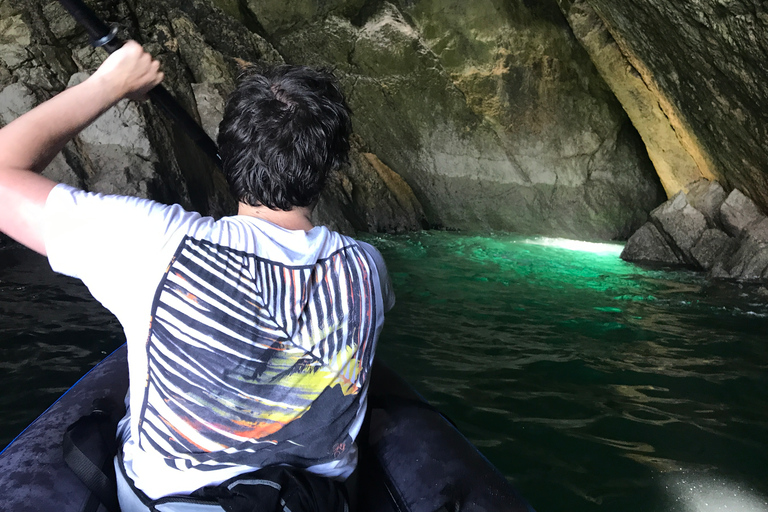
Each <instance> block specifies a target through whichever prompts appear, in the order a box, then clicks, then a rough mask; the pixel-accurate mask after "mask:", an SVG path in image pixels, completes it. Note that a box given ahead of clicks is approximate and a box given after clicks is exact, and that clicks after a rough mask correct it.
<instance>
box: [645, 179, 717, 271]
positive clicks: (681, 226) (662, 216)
mask: <svg viewBox="0 0 768 512" xmlns="http://www.w3.org/2000/svg"><path fill="white" fill-rule="evenodd" d="M651 221H652V222H653V223H654V224H655V225H656V227H658V228H659V231H660V232H661V233H663V234H664V235H665V236H666V237H667V238H668V240H670V241H671V244H670V245H671V246H672V247H673V248H674V249H673V250H676V251H677V252H679V253H680V254H681V256H682V259H683V260H684V261H685V262H686V263H694V262H695V260H694V259H693V257H692V255H691V249H692V248H693V246H694V244H695V243H696V242H697V241H698V240H699V238H700V237H701V235H702V234H703V233H704V230H706V229H707V220H706V219H705V218H704V215H703V214H702V213H701V212H700V211H698V210H697V209H696V208H694V207H693V206H691V205H690V204H689V203H688V200H687V199H686V197H685V194H684V193H683V192H682V191H680V192H678V193H677V194H676V195H675V196H674V197H673V198H672V199H670V200H669V201H667V202H666V203H664V204H662V205H661V206H659V207H658V208H656V209H655V210H653V211H652V212H651Z"/></svg>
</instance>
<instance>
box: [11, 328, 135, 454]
mask: <svg viewBox="0 0 768 512" xmlns="http://www.w3.org/2000/svg"><path fill="white" fill-rule="evenodd" d="M124 346H125V343H123V344H122V345H120V346H119V347H117V348H116V349H115V350H113V351H112V352H111V353H110V354H108V355H107V356H106V357H105V358H104V359H102V360H101V361H99V362H98V363H96V364H95V365H93V368H91V369H90V370H88V371H87V372H85V374H84V375H83V376H82V377H80V378H79V379H77V381H76V382H75V383H74V384H72V385H71V386H69V389H67V390H66V391H65V392H64V393H62V394H61V396H59V398H57V399H56V400H55V401H54V402H53V403H52V404H51V405H49V406H48V407H47V408H46V409H45V410H44V411H43V412H41V413H40V414H39V415H38V416H37V418H35V419H34V420H33V421H32V423H30V424H29V425H27V426H26V427H25V428H24V430H22V431H21V432H19V433H18V435H16V437H14V438H13V439H11V442H10V443H8V444H7V445H5V448H3V449H2V450H0V455H2V454H3V453H5V450H7V449H8V448H10V447H11V445H12V444H13V443H15V442H16V440H17V439H19V438H20V437H21V436H23V435H24V433H25V432H26V431H27V430H29V429H31V428H32V427H33V426H34V425H35V423H37V422H38V421H40V418H42V417H43V416H45V415H46V413H47V412H48V411H50V410H51V409H52V408H53V407H55V406H56V404H58V403H59V402H60V401H61V400H62V399H64V397H65V396H67V394H68V393H69V392H70V391H72V390H73V389H75V386H77V385H78V384H80V381H81V380H83V379H84V378H86V377H87V376H88V374H90V373H91V372H92V371H94V370H95V369H96V367H97V366H99V365H100V364H101V363H102V362H104V361H106V360H107V359H109V358H110V357H112V356H114V355H115V353H117V352H118V351H119V350H120V349H122V348H123V347H124Z"/></svg>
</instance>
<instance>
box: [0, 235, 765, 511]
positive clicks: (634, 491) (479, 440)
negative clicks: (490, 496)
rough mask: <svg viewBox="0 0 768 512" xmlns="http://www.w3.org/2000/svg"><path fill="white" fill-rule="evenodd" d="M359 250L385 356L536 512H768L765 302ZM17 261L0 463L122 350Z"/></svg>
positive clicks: (542, 269)
mask: <svg viewBox="0 0 768 512" xmlns="http://www.w3.org/2000/svg"><path fill="white" fill-rule="evenodd" d="M366 240H368V241H369V242H372V243H374V244H375V245H376V246H377V247H378V248H379V249H380V250H381V251H382V253H383V254H384V257H385V259H386V260H387V262H388V266H389V268H390V273H391V275H392V279H393V283H394V287H395V291H396V293H397V305H396V307H395V309H394V310H392V311H391V312H390V313H389V314H388V316H387V324H386V327H385V330H384V333H383V335H382V338H381V340H380V343H379V354H380V355H381V356H383V358H384V359H385V360H387V361H388V362H389V363H390V364H391V365H392V366H393V367H394V368H395V369H397V370H398V371H399V372H400V373H401V375H403V376H404V377H405V378H406V379H407V380H408V381H409V382H411V384H413V385H414V387H416V388H417V389H418V390H419V391H420V392H421V393H422V394H423V395H425V396H426V397H427V398H428V399H429V400H430V401H431V402H432V403H433V404H434V405H436V406H437V407H439V408H440V409H441V410H443V411H444V412H445V413H446V414H447V415H448V416H450V417H451V419H453V421H454V422H455V423H456V424H457V425H458V426H459V428H460V429H461V430H462V431H463V432H464V433H465V435H467V436H468V437H469V438H470V439H471V440H472V441H473V442H474V443H475V444H476V445H477V446H478V447H479V448H480V450H481V451H482V452H483V453H484V454H485V455H486V456H487V457H488V458H489V459H490V460H491V461H492V462H493V463H494V464H495V465H496V466H497V467H498V468H499V469H500V470H501V471H502V472H503V473H504V474H505V475H507V477H508V478H509V479H510V480H511V481H513V482H514V484H515V485H516V486H517V487H518V488H519V489H520V491H521V492H522V494H523V495H524V496H526V498H527V499H528V500H529V501H530V502H531V503H532V504H533V506H534V507H535V508H536V509H537V510H539V511H541V512H543V511H560V510H568V511H598V510H599V511H656V510H659V511H680V512H689V511H691V512H693V511H700V510H701V511H704V510H707V511H710V510H728V511H737V512H740V511H744V512H746V511H750V512H753V511H768V504H766V497H768V449H767V447H768V344H767V343H766V340H765V335H764V333H765V332H766V327H768V291H766V290H764V289H760V288H759V287H739V286H737V285H733V284H719V285H710V284H707V283H706V281H705V280H703V279H702V277H701V276H700V275H697V274H694V273H690V272H667V271H662V270H649V269H643V268H640V267H638V266H635V265H631V264H628V263H625V262H622V261H621V260H620V259H619V258H618V253H619V251H620V249H621V247H620V246H618V245H608V246H600V247H595V246H589V247H571V248H562V247H559V246H558V244H557V243H555V242H553V241H548V240H545V239H526V238H520V237H512V236H507V235H494V236H492V237H490V236H467V235H461V234H455V233H443V232H425V233H419V234H414V235H407V236H386V237H368V238H366ZM594 250H598V252H591V251H594ZM19 254H26V253H19V252H11V251H8V250H5V251H0V361H2V363H0V364H2V368H3V373H2V374H0V385H2V386H3V389H4V390H12V391H4V392H3V393H2V394H0V413H2V414H3V418H5V420H4V421H3V424H2V429H1V430H0V446H2V445H4V444H5V443H7V442H8V441H9V440H10V439H11V438H12V437H13V435H15V433H17V432H18V431H19V430H20V429H21V428H23V426H24V425H25V424H26V423H28V422H29V421H30V420H31V419H32V418H34V416H35V415H36V414H38V413H39V412H40V410H42V409H44V408H45V407H46V406H47V405H48V404H49V403H50V402H51V401H53V400H54V399H55V397H56V396H58V394H60V393H61V392H62V391H63V390H64V389H66V387H67V386H68V385H69V384H71V382H73V381H74V380H75V379H76V378H77V376H78V375H79V373H82V371H84V370H85V369H87V368H88V367H90V366H91V365H93V364H95V362H96V361H98V360H99V359H100V358H101V357H103V353H104V352H107V351H108V350H110V349H111V348H112V347H113V346H117V345H118V344H119V343H120V340H121V336H120V333H119V326H118V325H117V324H116V322H115V321H114V320H111V318H110V317H109V315H108V314H106V313H105V312H103V310H101V308H99V307H98V306H96V305H94V304H92V303H91V302H89V301H87V300H86V299H85V297H84V296H85V292H84V291H83V290H82V288H81V287H78V286H77V285H76V284H74V283H72V282H71V281H70V280H61V279H57V278H56V277H55V276H50V275H49V274H45V276H46V277H45V278H44V279H43V282H42V283H39V282H38V280H39V278H38V277H37V276H38V275H39V273H40V271H39V270H38V267H42V266H45V263H44V262H42V263H41V262H40V261H39V260H35V259H33V258H28V257H27V256H19ZM17 318H20V319H21V321H19V320H17ZM20 347H21V348H20ZM6 370H8V371H6Z"/></svg>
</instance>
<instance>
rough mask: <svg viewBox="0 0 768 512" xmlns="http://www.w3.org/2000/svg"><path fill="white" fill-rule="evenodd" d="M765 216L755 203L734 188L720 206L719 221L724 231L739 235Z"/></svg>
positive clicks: (734, 235) (735, 235)
mask: <svg viewBox="0 0 768 512" xmlns="http://www.w3.org/2000/svg"><path fill="white" fill-rule="evenodd" d="M764 218H765V215H763V212H761V211H760V209H759V208H758V207H757V205H756V204H755V203H754V202H753V201H752V200H751V199H750V198H748V197H747V196H745V195H744V194H742V193H741V191H739V190H738V189H734V190H733V191H732V192H731V193H730V194H729V195H728V197H727V198H726V200H725V202H723V204H722V206H721V207H720V222H721V224H722V226H723V229H724V230H725V232H726V233H728V234H729V235H731V236H733V237H737V238H738V237H741V236H742V235H743V234H744V232H745V231H746V230H747V227H748V226H750V225H751V224H755V223H757V222H760V221H761V220H763V219H764Z"/></svg>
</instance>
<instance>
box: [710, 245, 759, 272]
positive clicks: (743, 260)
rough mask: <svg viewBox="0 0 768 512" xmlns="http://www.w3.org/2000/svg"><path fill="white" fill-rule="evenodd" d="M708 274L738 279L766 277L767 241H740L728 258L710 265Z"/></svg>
mask: <svg viewBox="0 0 768 512" xmlns="http://www.w3.org/2000/svg"><path fill="white" fill-rule="evenodd" d="M709 275H710V277H713V278H724V279H736V280H738V281H761V280H764V279H766V278H768V243H763V242H757V241H755V240H744V241H742V242H741V245H740V246H739V248H738V250H737V251H736V252H735V253H734V254H733V255H732V256H731V257H730V258H727V259H726V260H724V261H720V262H717V263H716V264H715V265H714V266H713V267H712V270H711V271H710V273H709Z"/></svg>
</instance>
